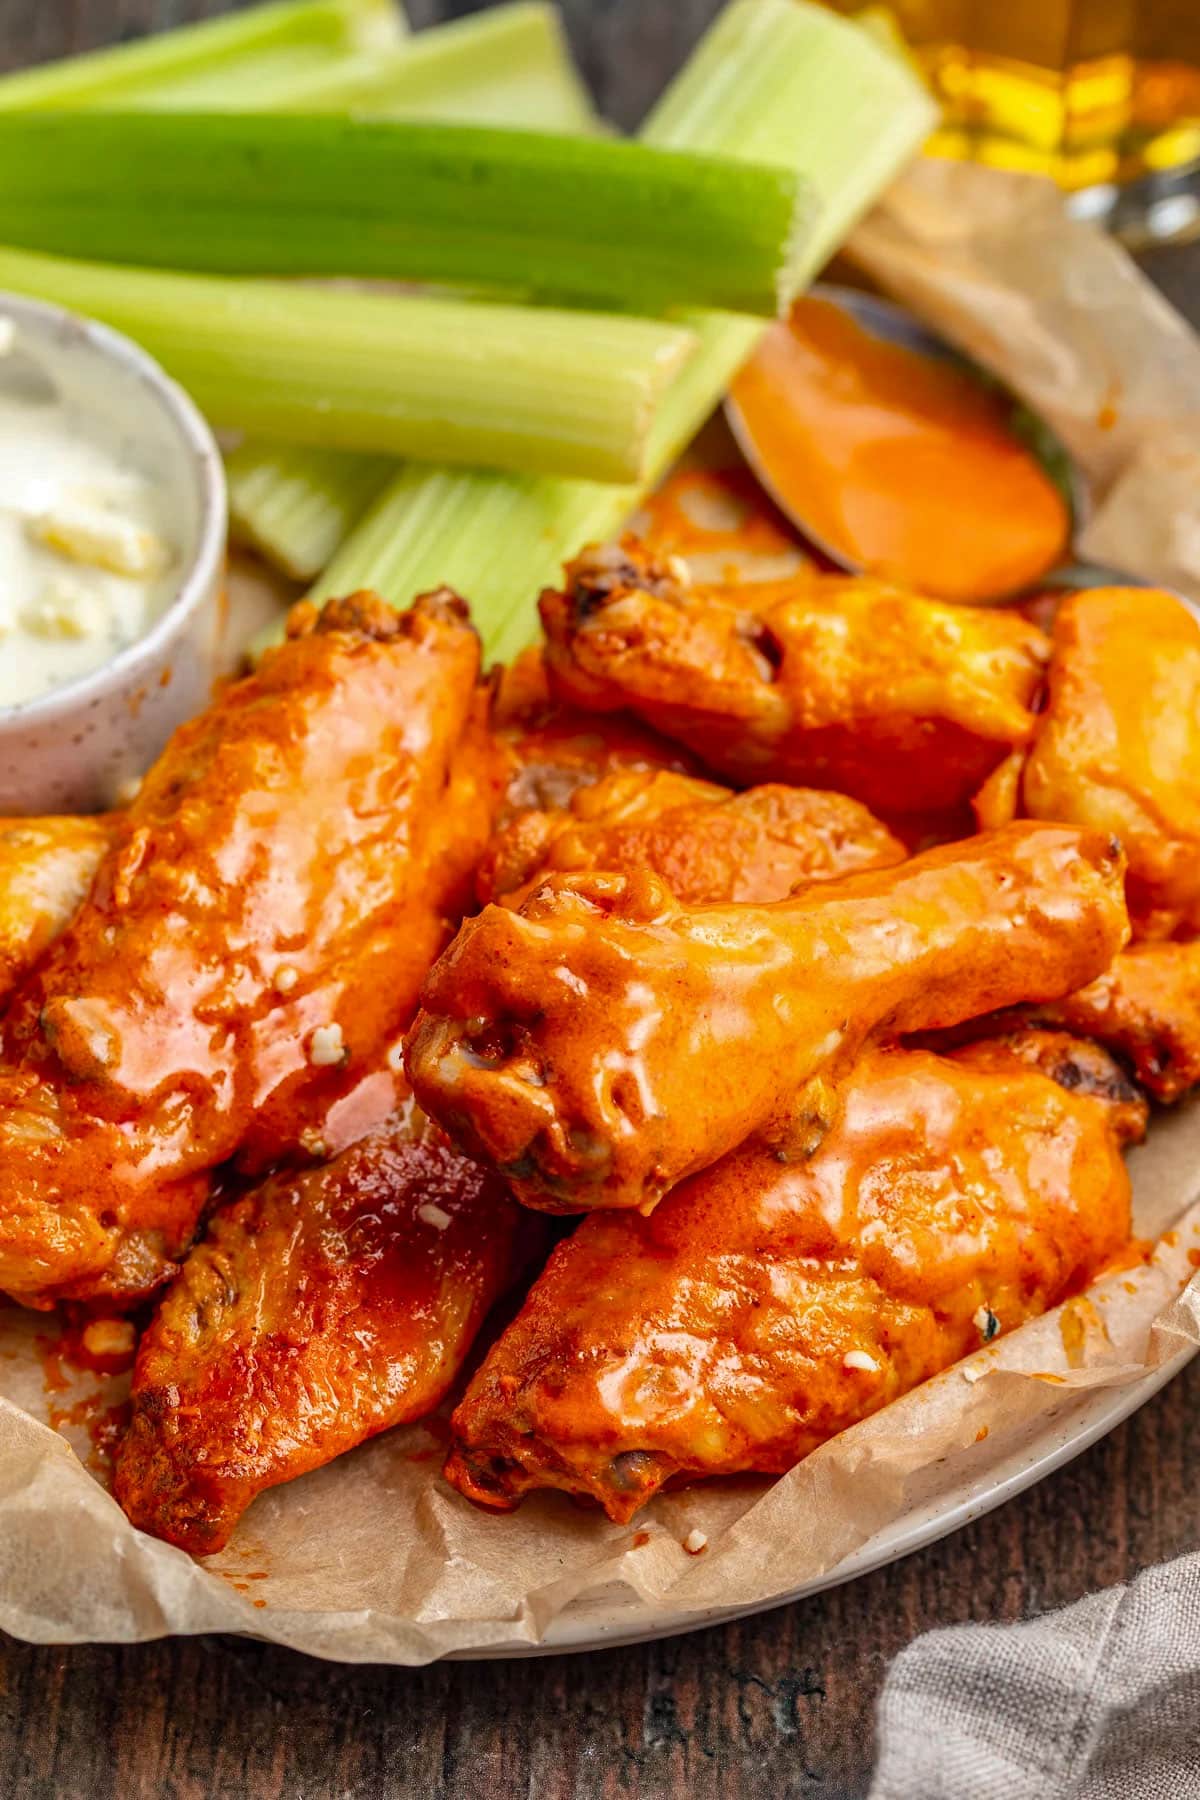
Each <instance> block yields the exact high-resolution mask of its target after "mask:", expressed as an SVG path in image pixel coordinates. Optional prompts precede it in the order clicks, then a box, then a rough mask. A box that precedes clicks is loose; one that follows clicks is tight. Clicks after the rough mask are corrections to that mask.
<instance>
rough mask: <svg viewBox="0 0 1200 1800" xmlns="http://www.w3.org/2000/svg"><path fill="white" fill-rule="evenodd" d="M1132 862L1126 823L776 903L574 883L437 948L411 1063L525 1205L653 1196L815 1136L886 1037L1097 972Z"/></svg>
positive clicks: (411, 1044)
mask: <svg viewBox="0 0 1200 1800" xmlns="http://www.w3.org/2000/svg"><path fill="white" fill-rule="evenodd" d="M1123 873H1124V864H1123V859H1122V857H1121V854H1120V848H1119V846H1117V845H1116V844H1114V843H1113V842H1112V840H1111V839H1109V838H1107V837H1103V836H1100V835H1097V834H1087V833H1081V832H1079V831H1076V830H1073V829H1071V828H1069V827H1059V826H1048V825H1041V826H1038V825H1034V826H1030V825H1024V826H1022V825H1012V826H1009V827H1007V828H1006V829H1005V830H1004V831H1000V832H996V833H993V834H991V835H990V836H984V837H979V838H974V839H970V840H968V841H967V842H966V843H963V844H955V845H950V846H946V847H944V848H942V849H938V850H933V851H930V852H928V853H926V854H925V855H922V856H918V857H914V858H913V859H912V860H911V861H909V862H904V863H900V864H899V865H898V866H897V867H895V868H891V869H884V870H868V871H866V872H863V873H860V874H857V875H850V876H843V877H842V878H841V879H840V880H838V881H833V882H820V883H812V884H810V885H808V886H806V887H805V888H803V889H802V890H801V892H800V893H799V894H798V895H795V896H793V897H792V898H791V899H788V900H784V901H779V902H777V903H775V904H774V905H771V906H711V907H698V908H687V907H682V906H680V905H678V904H677V903H676V902H675V901H674V900H673V898H672V896H671V895H670V894H669V893H668V891H667V890H666V889H665V888H664V887H663V885H662V883H661V882H660V881H659V880H658V879H657V878H656V877H654V876H651V875H638V876H630V875H609V874H594V875H587V876H557V877H554V878H552V879H551V880H549V881H547V882H545V883H543V884H542V885H541V886H540V887H538V888H537V889H536V890H535V892H534V893H533V894H532V895H531V896H530V898H529V899H528V900H526V902H525V903H524V905H523V906H522V908H521V910H520V911H519V912H510V911H508V910H506V909H505V908H503V907H498V906H489V907H487V908H485V910H484V911H483V912H482V913H480V914H479V915H478V916H477V917H476V918H474V919H471V920H469V921H468V922H467V923H466V924H465V925H464V926H463V928H462V929H461V931H460V932H459V934H458V937H457V938H456V939H455V941H454V943H453V944H452V945H451V947H450V949H449V950H448V951H447V952H446V953H445V954H444V955H443V956H442V958H441V959H440V961H439V962H438V963H436V964H435V966H434V968H433V970H432V971H431V973H430V976H429V980H428V981H427V983H426V986H425V989H424V992H423V995H422V1005H423V1010H422V1011H421V1012H420V1013H419V1014H418V1016H417V1020H416V1022H415V1024H414V1027H413V1029H412V1032H411V1033H410V1036H409V1039H408V1046H407V1052H406V1066H407V1069H408V1074H409V1078H410V1080H411V1081H412V1083H413V1089H414V1092H415V1093H416V1096H417V1099H418V1100H419V1102H420V1104H421V1105H422V1106H423V1107H424V1108H425V1110H426V1111H427V1112H428V1113H429V1114H430V1115H431V1116H432V1117H433V1118H435V1119H437V1120H438V1121H439V1123H441V1124H442V1125H444V1126H445V1128H446V1130H447V1131H448V1132H450V1134H451V1135H452V1136H453V1137H455V1138H457V1139H458V1140H459V1141H460V1142H461V1143H462V1144H463V1145H464V1147H465V1148H467V1149H468V1151H469V1152H470V1153H471V1154H474V1155H476V1156H479V1157H480V1158H481V1159H483V1160H485V1161H487V1162H490V1163H491V1164H493V1165H495V1166H496V1167H498V1168H499V1169H500V1170H501V1172H502V1173H504V1174H505V1175H506V1177H507V1178H508V1179H509V1180H510V1181H511V1182H512V1183H513V1186H514V1188H515V1190H516V1192H517V1193H518V1195H519V1196H520V1198H521V1199H523V1200H525V1201H526V1202H527V1203H528V1204H529V1205H531V1206H536V1207H541V1208H544V1209H546V1210H548V1211H560V1212H574V1211H580V1210H585V1209H587V1208H589V1207H593V1206H610V1207H640V1208H642V1209H643V1210H647V1211H648V1210H649V1209H650V1208H651V1207H652V1206H654V1204H655V1203H656V1202H657V1201H658V1200H659V1199H661V1197H662V1195H663V1194H665V1193H666V1192H667V1191H668V1190H669V1189H670V1188H672V1187H673V1186H674V1185H675V1184H676V1182H678V1181H681V1180H682V1179H683V1178H684V1177H685V1176H687V1175H690V1174H693V1173H695V1172H696V1171H697V1170H699V1169H701V1168H704V1167H705V1166H706V1165H707V1164H709V1163H711V1162H715V1161H716V1159H717V1158H718V1157H719V1156H722V1155H724V1154H725V1152H726V1151H728V1150H732V1149H733V1148H734V1147H735V1146H736V1145H738V1144H740V1143H742V1142H743V1141H745V1140H746V1139H747V1138H749V1137H751V1136H754V1135H756V1134H757V1133H759V1132H762V1131H769V1132H770V1133H771V1134H772V1136H773V1138H774V1140H775V1142H776V1144H777V1146H778V1147H779V1149H780V1153H781V1154H788V1153H790V1152H791V1151H793V1150H794V1151H796V1152H799V1153H804V1152H807V1151H809V1150H811V1148H812V1147H813V1145H814V1143H815V1142H816V1141H819V1137H820V1134H821V1131H822V1130H823V1128H824V1127H825V1126H826V1125H827V1124H828V1120H829V1116H830V1107H831V1104H832V1100H831V1094H830V1089H829V1085H828V1083H829V1079H832V1078H836V1076H837V1075H838V1074H839V1073H840V1072H843V1071H844V1070H845V1068H846V1067H847V1066H848V1064H849V1063H850V1061H852V1060H853V1057H854V1056H855V1054H856V1053H857V1051H858V1049H859V1047H860V1046H861V1044H862V1042H863V1040H864V1039H865V1038H866V1037H868V1036H869V1035H871V1034H873V1033H875V1032H877V1031H880V1030H887V1031H890V1032H897V1033H898V1032H905V1031H919V1030H925V1029H931V1028H934V1027H937V1026H947V1025H951V1024H954V1023H957V1022H958V1021H960V1020H962V1019H966V1018H972V1017H975V1016H977V1015H978V1014H980V1013H985V1012H990V1011H993V1010H995V1009H996V1008H997V1007H999V1006H1002V1005H1010V1004H1015V1003H1017V1002H1019V1001H1024V1000H1052V999H1057V998H1060V997H1061V996H1062V995H1064V994H1068V993H1071V992H1073V991H1074V989H1076V988H1078V987H1082V986H1083V985H1084V983H1085V982H1087V981H1089V980H1091V979H1092V978H1093V977H1094V976H1096V975H1097V974H1099V973H1100V972H1101V971H1102V970H1103V969H1105V968H1106V967H1107V966H1108V964H1109V963H1110V962H1111V960H1112V958H1113V955H1114V954H1115V953H1116V951H1117V950H1118V949H1120V947H1121V945H1122V943H1123V942H1124V940H1125V937H1126V935H1127V931H1128V921H1127V919H1126V915H1125V907H1124V902H1123V899H1122V881H1123Z"/></svg>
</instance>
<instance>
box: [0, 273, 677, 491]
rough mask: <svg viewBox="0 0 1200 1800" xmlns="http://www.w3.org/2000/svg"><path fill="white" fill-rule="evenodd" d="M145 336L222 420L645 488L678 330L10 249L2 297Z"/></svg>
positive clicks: (331, 443)
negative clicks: (653, 426) (10, 294)
mask: <svg viewBox="0 0 1200 1800" xmlns="http://www.w3.org/2000/svg"><path fill="white" fill-rule="evenodd" d="M3 288H9V289H11V290H13V291H15V292H17V293H22V294H31V295H33V296H35V297H37V298H41V299H46V300H51V301H55V302H57V303H58V304H59V305H62V306H66V307H69V308H71V309H73V310H74V311H76V312H82V313H87V314H90V315H91V316H92V317H93V318H98V319H101V320H103V321H104V322H105V323H106V324H108V325H111V326H113V327H114V328H115V329H117V330H118V331H125V332H127V333H128V334H129V335H130V336H131V337H134V338H136V339H137V340H138V342H139V343H141V344H143V345H145V347H146V348H147V349H148V350H149V351H150V352H151V353H152V354H153V355H155V356H157V357H158V358H159V360H160V362H162V363H163V365H164V367H165V368H166V369H167V370H168V371H169V373H171V374H172V375H174V376H175V378H176V379H177V380H178V381H180V382H182V383H183V385H184V386H185V387H186V388H188V389H189V391H190V392H191V394H192V395H193V397H194V398H195V399H196V400H197V402H198V403H199V404H200V406H201V407H202V408H203V409H204V411H205V412H206V413H207V414H208V416H209V417H210V418H211V419H212V420H213V421H214V422H215V423H216V424H218V425H220V426H225V427H232V428H234V429H236V430H242V431H248V432H257V433H259V434H260V435H263V436H266V437H275V438H280V439H283V440H285V441H287V442H294V443H305V444H315V445H318V446H321V447H324V448H335V449H338V448H340V449H350V450H370V451H378V452H383V453H386V454H389V455H392V456H411V457H415V458H419V459H423V460H426V461H430V462H450V463H466V462H469V463H472V464H476V463H479V462H480V461H483V462H486V463H490V464H492V465H494V466H496V467H500V468H518V469H537V470H542V471H548V470H555V471H557V470H561V469H569V470H570V471H571V472H572V473H573V474H577V475H584V476H587V477H589V478H592V479H596V480H600V481H610V480H611V481H628V480H630V479H637V477H638V476H639V475H640V472H641V470H642V468H643V466H644V463H645V451H646V437H647V432H648V429H649V426H650V423H651V420H652V418H653V413H654V406H655V403H656V401H657V399H658V398H659V396H660V395H661V393H662V392H663V390H664V388H665V387H666V385H667V384H668V383H669V381H670V379H671V377H672V376H673V375H674V374H675V373H676V372H677V371H678V370H679V369H680V368H681V366H682V364H683V362H684V361H685V359H686V357H687V355H688V353H689V352H690V351H691V349H692V348H693V346H694V343H695V338H694V335H693V334H692V333H691V332H690V331H688V330H687V329H686V328H684V327H682V326H678V325H669V324H661V323H659V322H657V321H655V320H649V319H634V318H625V317H620V316H616V315H613V314H607V313H585V312H559V311H552V310H550V309H549V308H530V307H519V306H493V305H486V306H485V305H472V304H470V303H468V302H464V301H456V300H444V299H440V298H425V297H418V296H403V297H401V296H395V295H386V296H384V295H379V294H364V293H359V292H355V291H348V290H346V289H333V288H324V287H306V286H304V285H301V284H295V283H284V282H270V281H247V280H241V281H236V280H218V279H216V278H214V277H210V276H201V275H168V274H164V273H162V272H161V271H158V270H145V269H124V268H110V267H109V266H108V265H106V264H102V263H88V262H69V261H66V260H65V259H63V258H59V257H48V256H40V255H36V254H34V253H32V252H29V251H24V250H10V249H3V250H0V289H3Z"/></svg>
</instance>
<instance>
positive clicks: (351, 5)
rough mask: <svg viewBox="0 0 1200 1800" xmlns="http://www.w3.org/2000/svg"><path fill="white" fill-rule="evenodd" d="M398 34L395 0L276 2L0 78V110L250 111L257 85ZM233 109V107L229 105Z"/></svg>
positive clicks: (400, 23)
mask: <svg viewBox="0 0 1200 1800" xmlns="http://www.w3.org/2000/svg"><path fill="white" fill-rule="evenodd" d="M404 31H405V22H404V15H403V13H402V12H401V11H400V9H399V7H398V6H397V5H396V4H394V0H275V3H274V4H270V5H266V6H257V7H255V8H253V9H252V10H251V11H249V12H238V13H234V14H231V15H230V16H229V17H227V18H220V19H208V20H205V21H203V22H201V23H199V24H194V25H184V26H181V27H180V28H179V29H178V30H176V31H166V32H160V33H158V34H157V35H156V36H153V37H147V38H139V39H137V40H136V42H133V43H129V44H116V45H113V46H112V47H110V48H108V49H105V50H93V51H89V52H88V53H86V54H85V55H82V56H70V57H66V58H64V59H62V60H61V61H58V62H51V63H42V64H39V65H38V66H37V67H36V68H32V69H21V70H18V71H16V72H15V73H13V74H10V75H4V76H0V108H3V109H7V108H9V107H13V108H25V107H30V108H33V107H39V108H40V107H63V106H68V107H76V106H106V105H113V104H114V103H115V104H118V105H125V106H131V105H138V104H143V103H149V104H153V105H169V104H176V103H178V102H179V101H180V100H190V101H191V102H192V103H193V104H197V105H203V104H206V103H207V104H211V105H214V106H223V105H228V104H230V103H231V102H230V95H231V92H236V93H238V94H240V95H241V97H242V98H243V100H244V103H245V104H247V105H254V104H255V98H254V96H255V93H256V90H257V88H258V86H259V85H260V84H261V85H266V86H268V87H274V88H275V89H279V88H280V86H281V84H284V83H285V82H286V81H287V80H289V79H294V78H297V77H299V76H301V75H311V74H314V73H315V72H317V71H320V70H321V69H323V68H325V67H326V66H327V65H328V63H329V59H330V58H331V57H341V56H352V55H360V54H364V53H368V52H377V51H385V50H387V49H388V48H390V47H391V46H393V45H395V44H397V43H398V42H399V41H400V39H401V37H402V36H403V34H404ZM233 103H234V104H236V101H233Z"/></svg>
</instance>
